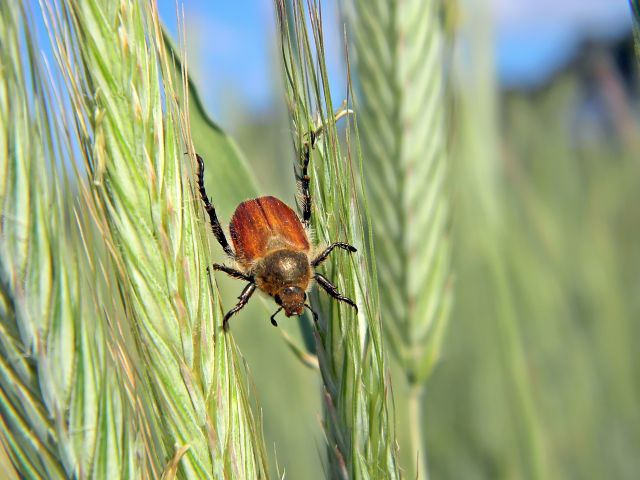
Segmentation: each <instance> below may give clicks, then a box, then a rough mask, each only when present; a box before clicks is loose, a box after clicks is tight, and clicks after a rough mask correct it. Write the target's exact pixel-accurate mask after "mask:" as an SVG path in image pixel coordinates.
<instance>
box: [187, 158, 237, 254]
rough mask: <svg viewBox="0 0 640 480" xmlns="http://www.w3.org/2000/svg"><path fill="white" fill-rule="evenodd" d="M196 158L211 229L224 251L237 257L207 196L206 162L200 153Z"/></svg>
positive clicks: (199, 186)
mask: <svg viewBox="0 0 640 480" xmlns="http://www.w3.org/2000/svg"><path fill="white" fill-rule="evenodd" d="M196 158H197V159H198V190H200V197H202V201H203V202H204V209H205V210H206V211H207V214H208V215H209V222H210V223H211V230H213V234H214V235H215V237H216V240H218V243H219V244H220V246H221V247H222V249H223V250H224V253H226V254H227V255H229V256H230V257H231V258H235V256H236V255H235V253H233V250H232V249H231V246H230V245H229V242H228V241H227V237H225V235H224V230H222V226H221V225H220V220H218V215H216V209H215V208H213V205H211V202H209V197H207V192H206V191H205V189H204V162H203V161H202V157H201V156H200V155H198V154H196Z"/></svg>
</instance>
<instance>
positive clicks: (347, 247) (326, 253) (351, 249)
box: [311, 242, 358, 268]
mask: <svg viewBox="0 0 640 480" xmlns="http://www.w3.org/2000/svg"><path fill="white" fill-rule="evenodd" d="M336 247H337V248H342V249H343V250H346V251H348V252H357V251H358V250H356V247H354V246H353V245H349V244H348V243H343V242H335V243H332V244H331V245H329V246H328V247H327V248H325V249H324V251H323V252H322V253H321V254H320V255H318V256H317V257H316V258H314V259H313V260H312V261H311V266H312V267H314V268H315V267H317V266H318V265H320V264H321V263H322V262H324V261H325V260H326V259H327V257H328V256H329V254H330V253H331V252H332V251H333V249H334V248H336Z"/></svg>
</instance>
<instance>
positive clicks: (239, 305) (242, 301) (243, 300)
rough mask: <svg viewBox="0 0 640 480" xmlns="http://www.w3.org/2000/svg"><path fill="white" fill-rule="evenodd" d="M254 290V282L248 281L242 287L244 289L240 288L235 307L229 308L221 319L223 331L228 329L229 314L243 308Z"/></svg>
mask: <svg viewBox="0 0 640 480" xmlns="http://www.w3.org/2000/svg"><path fill="white" fill-rule="evenodd" d="M255 291H256V284H255V283H249V284H247V286H246V287H244V290H242V293H241V294H240V296H239V297H238V298H239V299H240V301H239V302H238V303H237V305H236V306H235V307H233V308H232V309H231V310H229V311H228V312H227V313H226V314H225V316H224V320H223V321H222V328H223V329H224V331H225V332H226V331H228V330H229V319H230V318H231V316H232V315H233V314H235V313H237V312H239V311H240V310H242V309H243V308H244V306H245V305H246V304H247V302H248V301H249V299H250V298H251V295H253V292H255Z"/></svg>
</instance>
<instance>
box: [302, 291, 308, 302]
mask: <svg viewBox="0 0 640 480" xmlns="http://www.w3.org/2000/svg"><path fill="white" fill-rule="evenodd" d="M302 295H303V296H304V299H305V300H306V299H307V292H302Z"/></svg>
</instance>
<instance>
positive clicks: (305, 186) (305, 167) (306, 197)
mask: <svg viewBox="0 0 640 480" xmlns="http://www.w3.org/2000/svg"><path fill="white" fill-rule="evenodd" d="M317 135H318V134H317V132H315V131H311V132H309V140H308V141H305V142H304V143H303V144H302V152H301V153H302V159H301V160H302V169H301V172H300V175H297V176H296V178H297V180H298V190H299V191H300V197H302V224H303V225H304V226H305V228H308V227H309V222H310V221H311V192H310V190H309V183H310V181H311V179H310V177H309V161H310V160H311V150H313V148H314V147H315V144H316V139H317V138H318V137H317Z"/></svg>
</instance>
